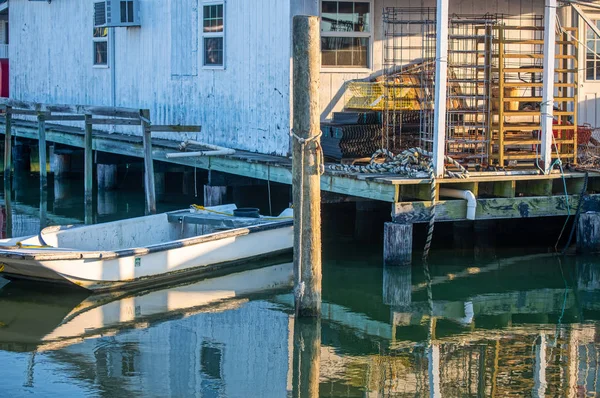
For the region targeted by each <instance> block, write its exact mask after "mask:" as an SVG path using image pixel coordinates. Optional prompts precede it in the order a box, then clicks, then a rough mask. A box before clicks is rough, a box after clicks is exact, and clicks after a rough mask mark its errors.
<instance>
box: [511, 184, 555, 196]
mask: <svg viewBox="0 0 600 398" xmlns="http://www.w3.org/2000/svg"><path fill="white" fill-rule="evenodd" d="M515 190H516V193H517V194H522V195H523V196H550V195H552V180H530V181H517V182H516V188H515Z"/></svg>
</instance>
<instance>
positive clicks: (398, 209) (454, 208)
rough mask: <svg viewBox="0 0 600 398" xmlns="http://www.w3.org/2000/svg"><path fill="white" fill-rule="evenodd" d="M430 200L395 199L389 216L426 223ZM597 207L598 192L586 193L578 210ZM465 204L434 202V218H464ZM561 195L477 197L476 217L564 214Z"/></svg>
mask: <svg viewBox="0 0 600 398" xmlns="http://www.w3.org/2000/svg"><path fill="white" fill-rule="evenodd" d="M578 201H579V196H577V195H570V196H569V211H570V214H574V213H575V211H576V210H577V203H578ZM430 208H431V202H399V203H396V204H395V205H394V208H393V214H392V219H393V221H394V222H398V223H426V222H429V217H430ZM599 209H600V195H597V194H594V195H588V196H586V198H585V199H584V201H583V205H582V211H594V210H596V211H597V210H599ZM466 213H467V204H466V202H465V201H464V200H448V201H440V202H438V203H437V204H436V221H460V220H465V219H466ZM568 213H569V212H568V211H567V205H566V200H565V197H564V196H542V197H517V198H495V199H478V200H477V210H476V216H475V217H476V219H477V220H494V219H504V218H531V217H550V216H566V215H567V214H568Z"/></svg>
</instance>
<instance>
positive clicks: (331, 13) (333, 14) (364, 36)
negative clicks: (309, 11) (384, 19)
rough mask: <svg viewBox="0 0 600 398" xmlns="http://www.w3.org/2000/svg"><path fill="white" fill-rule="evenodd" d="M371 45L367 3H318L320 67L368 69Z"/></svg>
mask: <svg viewBox="0 0 600 398" xmlns="http://www.w3.org/2000/svg"><path fill="white" fill-rule="evenodd" d="M371 41H372V31H371V3H370V2H364V1H323V2H322V3H321V65H322V66H324V67H336V68H368V67H369V64H370V60H369V58H370V46H371Z"/></svg>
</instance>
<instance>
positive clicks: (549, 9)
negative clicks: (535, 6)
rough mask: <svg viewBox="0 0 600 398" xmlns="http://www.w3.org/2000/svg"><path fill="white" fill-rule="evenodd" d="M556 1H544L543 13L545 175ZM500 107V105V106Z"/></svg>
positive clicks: (549, 154)
mask: <svg viewBox="0 0 600 398" xmlns="http://www.w3.org/2000/svg"><path fill="white" fill-rule="evenodd" d="M555 25H556V0H546V8H545V13H544V58H543V61H542V62H543V65H544V72H543V74H542V79H543V87H542V103H541V108H540V112H541V113H540V122H541V129H540V133H541V135H542V137H541V141H542V145H541V161H542V167H543V170H544V173H545V174H548V173H550V166H551V165H552V138H553V131H552V124H553V123H552V120H553V112H552V111H553V106H554V62H556V59H555V57H554V55H555V52H556V48H555V47H556V26H555ZM500 106H502V104H500Z"/></svg>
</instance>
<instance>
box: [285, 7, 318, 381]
mask: <svg viewBox="0 0 600 398" xmlns="http://www.w3.org/2000/svg"><path fill="white" fill-rule="evenodd" d="M319 44H320V31H319V18H317V17H311V16H305V15H297V16H295V17H294V19H293V62H294V67H293V82H294V101H293V104H294V107H293V108H294V117H293V120H294V129H293V131H294V135H295V137H294V138H292V190H293V200H294V204H295V210H294V225H295V228H294V276H295V286H296V291H297V292H300V293H299V294H296V297H295V304H296V305H295V306H296V315H297V316H298V317H303V316H320V313H321V191H320V178H319V172H320V166H321V165H320V157H319V153H318V152H319V151H320V150H321V146H320V143H319V141H320V139H319V138H318V135H319V134H320V115H319V113H320V109H319V74H320V70H321V62H320V59H321V57H320V45H319ZM301 140H306V141H305V142H304V141H301ZM316 384H317V389H318V377H317V381H316Z"/></svg>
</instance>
